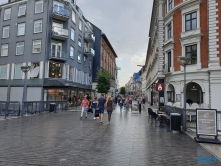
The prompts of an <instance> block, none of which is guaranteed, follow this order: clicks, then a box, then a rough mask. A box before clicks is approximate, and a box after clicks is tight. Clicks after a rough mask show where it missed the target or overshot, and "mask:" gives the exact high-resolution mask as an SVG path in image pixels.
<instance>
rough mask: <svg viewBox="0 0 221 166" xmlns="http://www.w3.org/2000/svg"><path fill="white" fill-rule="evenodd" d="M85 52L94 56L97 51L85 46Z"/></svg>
mask: <svg viewBox="0 0 221 166" xmlns="http://www.w3.org/2000/svg"><path fill="white" fill-rule="evenodd" d="M84 54H85V55H87V56H94V55H95V51H94V49H93V48H91V47H84Z"/></svg>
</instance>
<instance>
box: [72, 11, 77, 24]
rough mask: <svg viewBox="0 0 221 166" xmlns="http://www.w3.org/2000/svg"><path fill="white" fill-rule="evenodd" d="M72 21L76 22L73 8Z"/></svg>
mask: <svg viewBox="0 0 221 166" xmlns="http://www.w3.org/2000/svg"><path fill="white" fill-rule="evenodd" d="M72 21H73V22H74V23H76V14H75V12H74V11H73V10H72Z"/></svg>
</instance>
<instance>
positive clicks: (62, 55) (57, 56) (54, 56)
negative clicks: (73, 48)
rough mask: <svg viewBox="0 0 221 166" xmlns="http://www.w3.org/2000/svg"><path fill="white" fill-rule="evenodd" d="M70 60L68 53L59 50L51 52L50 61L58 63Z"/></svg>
mask: <svg viewBox="0 0 221 166" xmlns="http://www.w3.org/2000/svg"><path fill="white" fill-rule="evenodd" d="M67 58H68V52H67V51H62V50H59V49H51V50H50V51H49V59H51V60H56V61H66V60H67Z"/></svg>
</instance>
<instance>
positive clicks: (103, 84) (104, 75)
mask: <svg viewBox="0 0 221 166" xmlns="http://www.w3.org/2000/svg"><path fill="white" fill-rule="evenodd" d="M111 78H112V76H111V75H110V74H109V72H107V71H106V70H99V71H98V72H97V77H96V82H97V87H96V89H97V92H98V93H105V94H107V93H108V91H109V90H110V87H111V80H110V79H111Z"/></svg>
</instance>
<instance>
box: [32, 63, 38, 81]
mask: <svg viewBox="0 0 221 166" xmlns="http://www.w3.org/2000/svg"><path fill="white" fill-rule="evenodd" d="M39 66H40V63H39V62H33V63H32V64H31V71H30V72H31V73H30V78H39V72H40V67H39Z"/></svg>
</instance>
